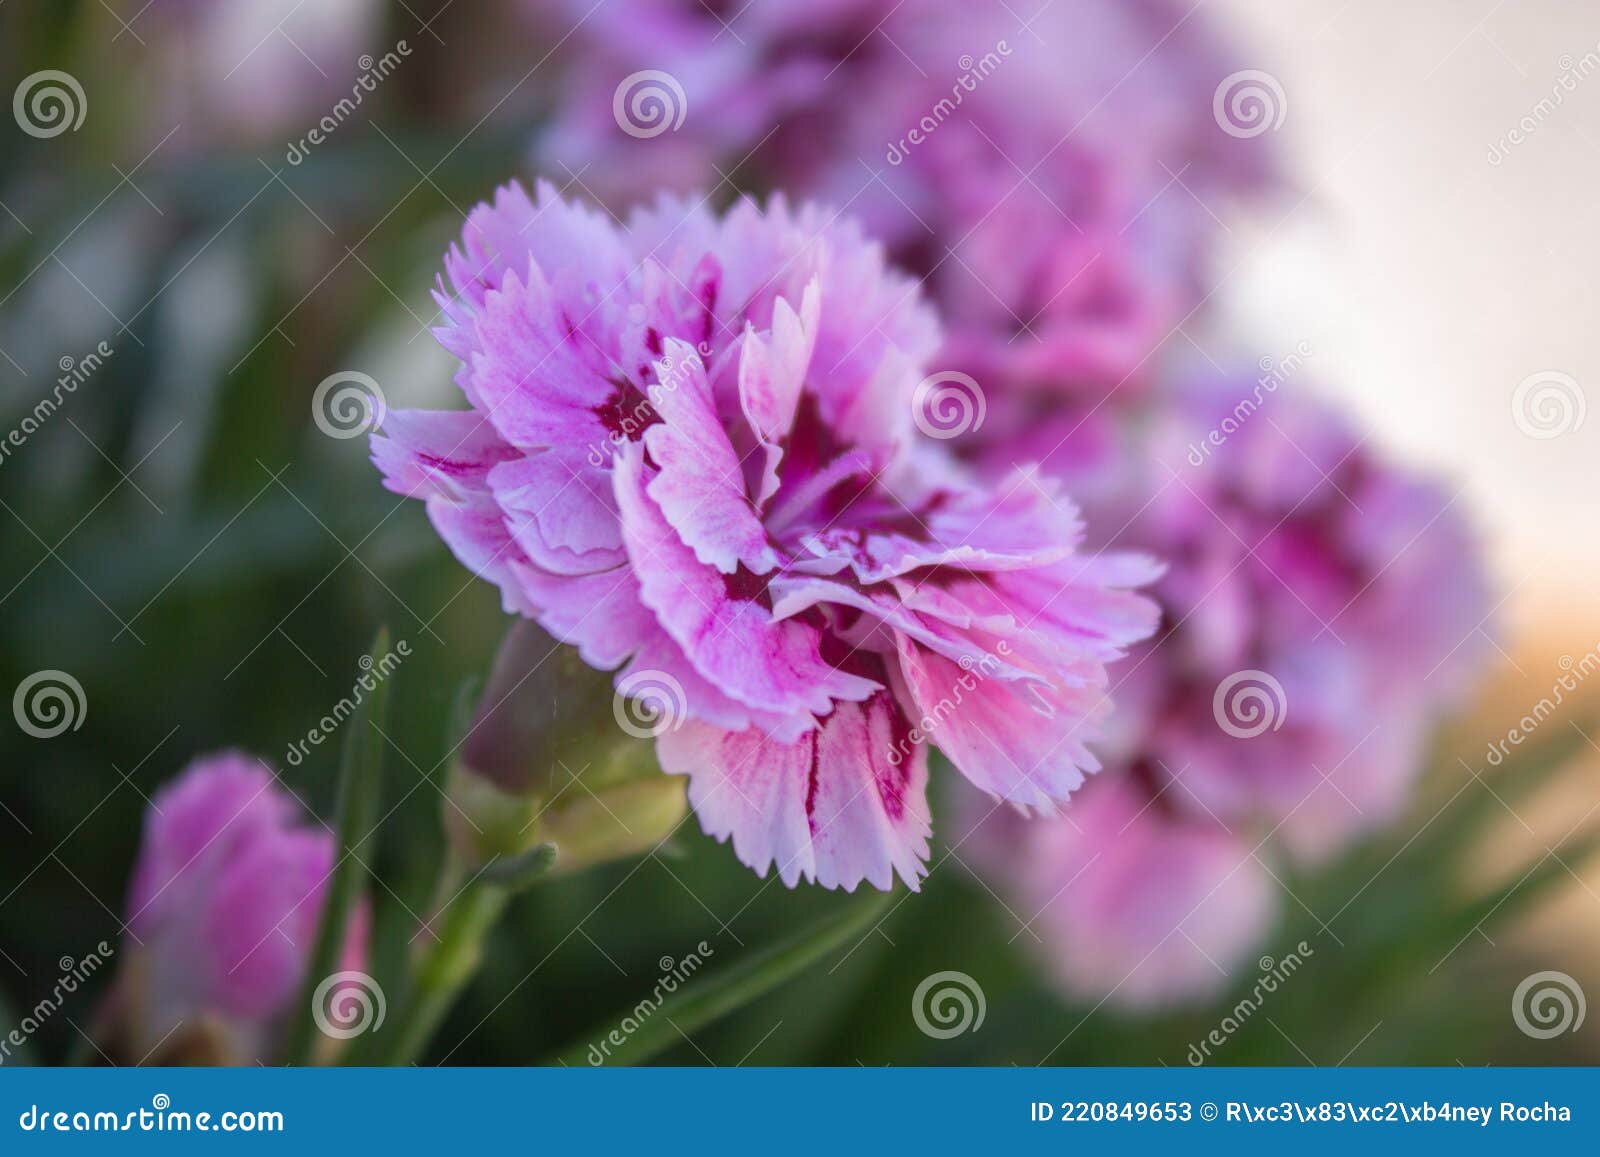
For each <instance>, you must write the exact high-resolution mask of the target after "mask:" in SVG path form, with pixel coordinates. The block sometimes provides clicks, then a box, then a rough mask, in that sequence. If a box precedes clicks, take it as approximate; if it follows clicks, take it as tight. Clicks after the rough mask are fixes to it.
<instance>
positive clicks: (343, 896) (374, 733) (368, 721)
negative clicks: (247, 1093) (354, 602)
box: [284, 627, 393, 1065]
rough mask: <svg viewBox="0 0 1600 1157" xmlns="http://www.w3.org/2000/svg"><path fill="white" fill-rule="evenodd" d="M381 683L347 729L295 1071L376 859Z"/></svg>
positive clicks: (293, 1028)
mask: <svg viewBox="0 0 1600 1157" xmlns="http://www.w3.org/2000/svg"><path fill="white" fill-rule="evenodd" d="M369 653H370V654H371V655H372V657H373V660H374V662H376V660H377V658H378V657H379V656H381V655H386V654H388V653H389V630H388V628H387V627H384V628H381V629H379V631H378V635H377V638H375V639H374V640H373V642H372V650H371V651H370V652H369ZM392 681H393V680H392V679H380V680H378V681H377V686H376V688H375V689H374V690H373V691H371V692H370V693H369V694H368V695H367V696H366V698H364V699H363V700H362V701H361V703H360V704H359V705H358V706H357V707H356V710H355V713H354V714H352V715H351V716H350V718H349V719H348V720H346V721H345V724H344V732H345V735H344V749H343V755H342V758H341V761H340V767H339V797H338V804H337V805H336V814H335V819H334V831H335V837H336V840H337V844H336V846H335V855H336V857H337V858H336V860H335V862H334V868H333V874H332V876H331V877H330V879H329V880H328V885H327V891H326V893H325V899H324V901H323V906H322V917H321V919H320V921H319V922H318V925H317V937H316V941H315V946H314V947H313V948H312V952H311V959H310V961H309V962H308V963H307V966H306V977H305V982H304V983H303V984H302V985H301V989H300V996H299V998H298V1000H297V1002H296V1004H295V1006H294V1008H293V1010H292V1011H293V1019H292V1020H291V1021H290V1027H289V1039H288V1042H287V1047H286V1048H285V1050H284V1056H285V1058H286V1059H287V1060H288V1063H289V1064H292V1065H305V1064H311V1063H313V1061H314V1059H315V1053H316V1046H317V1035H316V1025H315V1021H314V1020H313V1019H312V1003H313V1000H314V994H315V992H316V988H317V985H319V984H320V983H322V981H323V980H325V979H326V978H327V977H328V976H330V975H331V974H332V973H333V972H334V971H336V970H337V968H338V966H339V956H340V953H341V952H342V951H343V949H344V939H345V930H346V929H347V928H348V927H349V923H350V916H351V913H353V912H354V911H355V908H356V905H357V903H358V902H359V901H360V898H361V893H362V889H363V887H364V886H365V884H366V882H367V868H366V860H367V859H369V858H370V857H371V856H372V854H373V849H372V848H371V847H367V846H364V843H365V841H366V839H367V837H368V836H369V835H371V833H372V830H373V828H374V827H375V826H376V824H377V821H378V803H379V800H380V798H381V795H382V776H383V749H384V745H385V743H386V740H385V739H384V733H383V732H384V727H385V725H386V719H387V711H388V704H389V684H390V683H391V682H392Z"/></svg>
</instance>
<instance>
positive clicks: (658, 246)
mask: <svg viewBox="0 0 1600 1157" xmlns="http://www.w3.org/2000/svg"><path fill="white" fill-rule="evenodd" d="M445 264H446V276H447V277H448V283H446V282H445V281H444V280H443V279H441V282H440V286H439V290H438V293H437V297H438V301H439V305H440V308H441V310H442V311H443V312H444V314H445V316H446V318H447V321H446V324H445V325H443V326H442V327H441V328H440V330H439V337H440V340H441V341H442V342H443V343H444V345H445V346H446V348H448V349H449V350H450V351H451V352H452V353H453V354H454V355H455V356H456V357H457V358H459V359H460V362H461V369H460V371H459V373H458V374H457V376H456V382H457V384H458V385H459V386H460V387H461V390H462V393H463V395H464V396H465V398H466V400H467V402H468V403H469V405H470V407H471V408H470V409H467V410H460V411H446V412H420V411H397V412H392V413H391V414H390V415H389V417H388V420H387V423H386V424H385V427H384V430H383V433H382V435H381V436H378V437H376V438H375V439H374V442H373V458H374V460H375V462H376V463H377V465H378V466H379V468H380V469H381V470H382V471H383V474H384V479H385V483H386V485H388V486H389V488H390V489H392V490H394V491H396V492H398V493H400V494H404V495H407V496H410V497H416V498H420V499H423V500H424V501H425V502H426V504H427V508H428V512H429V515H430V517H431V518H432V520H433V524H434V526H435V527H436V528H437V529H438V531H439V533H440V535H441V536H442V537H443V538H444V539H445V541H446V542H447V543H449V545H450V547H451V549H452V550H453V551H454V552H455V554H456V556H457V557H458V558H459V559H460V560H461V561H462V562H463V563H464V564H465V565H466V566H468V567H470V568H471V569H472V570H473V571H475V572H476V573H477V574H479V575H481V576H483V577H484V578H486V579H488V580H490V581H492V582H494V583H495V584H496V585H497V586H499V588H500V591H501V594H502V598H503V601H504V604H505V607H506V609H507V610H508V611H513V612H517V613H520V614H525V615H529V616H531V617H533V618H535V619H537V620H538V621H539V622H540V623H541V624H542V625H543V626H544V627H545V628H546V629H547V630H548V631H550V633H551V634H553V635H554V636H555V637H556V638H558V639H560V640H561V641H563V642H566V643H570V644H573V645H574V646H576V647H577V648H578V649H579V651H580V653H581V654H582V655H583V657H584V658H585V659H586V660H587V661H588V662H589V663H590V664H591V665H593V666H595V667H598V668H601V669H606V670H611V669H615V670H616V671H617V677H616V682H617V687H618V689H619V692H621V693H624V694H626V693H630V692H632V691H633V690H634V689H636V688H645V689H648V692H649V694H651V695H653V696H654V697H655V705H656V706H657V707H658V708H659V709H662V710H664V711H665V712H666V714H667V719H666V720H665V723H664V726H663V728H662V729H661V731H660V734H659V735H658V737H657V750H658V753H659V756H660V760H661V764H662V767H663V768H664V769H665V770H667V771H668V772H672V773H676V774H684V775H688V776H689V777H690V801H691V803H692V804H693V805H694V808H695V810H696V811H697V812H698V813H699V816H700V819H701V822H702V823H703V824H704V826H705V827H706V829H707V831H709V832H711V833H712V834H714V835H716V836H718V837H720V838H731V839H732V841H733V844H734V848H735V850H736V851H737V853H738V855H739V857H740V858H741V859H742V860H743V861H744V862H745V863H747V864H749V865H750V866H751V867H752V868H755V869H756V870H757V871H759V872H762V873H763V874H764V873H765V872H766V871H767V870H768V869H769V868H770V867H773V866H775V867H776V871H777V873H778V874H779V876H780V877H781V878H782V879H783V880H784V881H785V882H786V883H790V884H792V883H794V882H795V881H796V880H798V879H800V878H801V877H805V878H807V879H813V880H816V881H818V882H820V883H822V884H824V885H826V886H830V887H833V886H838V887H843V888H847V889H849V888H854V887H855V886H856V885H857V884H858V883H860V882H861V881H863V880H866V881H869V882H871V883H872V884H874V885H875V886H877V887H880V888H887V887H889V886H890V885H891V884H892V882H893V879H894V877H895V876H896V875H898V876H899V877H900V878H901V879H902V880H904V881H905V882H906V883H907V884H909V885H910V886H912V887H915V886H916V885H917V882H918V880H919V879H920V877H921V876H922V875H923V874H924V872H925V871H926V868H925V860H926V858H927V855H928V835H929V815H928V807H927V801H926V798H925V790H926V779H927V752H926V748H925V746H924V745H922V744H920V743H915V742H909V741H908V740H909V733H910V732H911V730H912V729H913V726H914V723H915V721H917V720H920V719H923V718H925V717H929V716H938V717H939V718H940V719H941V723H940V726H939V732H938V742H939V745H940V747H941V749H942V750H943V751H944V752H945V754H946V755H948V756H949V758H950V760H951V762H953V763H954V764H955V765H956V767H957V768H958V769H959V770H960V771H961V773H962V774H963V775H964V776H965V777H966V778H967V779H968V780H970V781H971V782H972V783H974V784H976V785H977V786H978V787H980V788H982V789H983V790H985V791H987V792H990V793H991V794H993V795H994V796H995V797H997V798H999V799H1003V800H1005V801H1007V802H1009V803H1012V804H1015V805H1017V806H1019V807H1022V808H1027V809H1034V810H1041V811H1051V810H1053V809H1054V807H1055V805H1057V804H1059V803H1061V802H1064V801H1065V800H1066V799H1067V797H1068V796H1069V795H1070V794H1071V793H1072V792H1073V791H1074V790H1075V789H1076V788H1077V787H1078V786H1079V785H1080V784H1081V783H1082V782H1083V778H1084V775H1085V773H1086V772H1089V771H1093V770H1095V769H1096V768H1097V767H1098V764H1097V762H1096V760H1095V758H1094V756H1093V755H1092V754H1091V753H1090V752H1089V750H1088V748H1087V747H1086V742H1087V741H1088V740H1090V739H1091V738H1092V737H1093V736H1094V734H1095V733H1096V724H1097V723H1098V721H1099V720H1100V719H1101V718H1102V717H1103V716H1104V715H1105V713H1106V709H1107V707H1108V700H1107V698H1106V695H1105V690H1106V687H1107V683H1108V679H1107V674H1106V664H1107V663H1109V662H1110V661H1111V660H1114V659H1116V658H1118V657H1120V656H1121V655H1122V653H1123V652H1124V650H1125V648H1126V647H1127V646H1129V645H1130V644H1132V643H1134V642H1137V641H1138V640H1140V639H1142V638H1144V637H1146V636H1147V635H1148V634H1149V632H1150V630H1151V628H1152V627H1153V626H1154V623H1155V608H1154V605H1153V604H1151V603H1150V602H1149V601H1148V600H1146V599H1144V598H1142V597H1141V596H1139V595H1137V594H1135V593H1133V589H1134V588H1136V587H1138V586H1140V585H1142V584H1144V583H1147V582H1148V581H1150V579H1152V578H1153V577H1154V575H1155V574H1156V568H1155V566H1154V564H1153V563H1152V562H1151V561H1150V560H1149V559H1147V558H1145V557H1143V556H1139V555H1128V554H1118V553H1102V554H1085V553H1083V552H1082V551H1080V549H1079V546H1080V542H1081V540H1082V535H1083V528H1082V524H1081V521H1080V519H1079V517H1078V513H1077V510H1076V508H1075V507H1074V506H1073V504H1072V502H1071V501H1070V500H1069V499H1068V498H1067V497H1066V496H1065V495H1064V494H1063V493H1062V492H1061V490H1060V487H1059V486H1058V485H1056V484H1054V483H1052V482H1050V481H1049V480H1048V479H1045V478H1042V477H1039V476H1037V475H1035V474H1034V473H1031V472H1028V471H1025V470H1018V471H1016V472H1015V473H1013V474H1011V475H1009V476H1007V477H1005V478H1003V479H1000V480H997V481H994V482H991V483H988V484H984V483H982V482H979V481H977V480H975V479H973V478H971V477H969V476H968V475H967V473H966V471H965V470H964V469H963V468H962V467H961V466H960V464H959V463H957V462H956V461H955V460H954V459H952V458H951V457H950V456H949V455H948V454H947V453H946V452H945V451H944V448H943V446H942V445H941V444H940V443H939V442H937V441H935V440H931V439H929V438H927V437H925V436H922V435H920V434H919V432H918V430H917V429H916V426H915V422H914V417H913V400H914V396H915V394H916V391H917V387H918V384H919V381H920V380H921V379H922V376H923V372H924V368H925V366H926V362H927V359H928V358H929V357H930V356H931V354H932V353H933V351H934V350H935V349H936V348H937V346H938V342H939V333H938V328H937V325H936V324H935V321H934V319H933V317H932V315H931V314H930V313H929V311H928V310H927V309H926V308H925V307H924V305H923V304H922V302H921V299H920V297H919V295H918V293H917V288H916V285H915V284H914V283H913V282H912V281H910V280H909V279H907V278H905V277H904V276H902V275H900V274H898V273H896V272H894V271H892V270H891V269H890V268H889V267H888V266H887V265H886V264H885V262H884V258H883V255H882V252H881V250H880V249H879V247H877V246H875V245H872V244H869V243H868V242H866V241H865V240H864V239H863V238H862V237H861V235H860V233H859V232H858V231H857V230H856V229H855V227H854V226H851V225H846V224H840V223H837V222H836V221H835V220H834V219H833V218H831V217H830V216H828V215H827V214H824V213H823V212H821V211H820V210H818V209H815V208H811V207H807V208H803V209H800V210H791V209H790V208H789V207H788V206H787V205H786V204H785V203H784V202H783V200H781V199H774V200H773V201H772V202H771V203H770V204H769V205H768V206H767V207H766V209H765V210H763V209H760V208H758V207H757V206H756V205H754V204H753V203H751V202H741V203H739V204H738V205H737V206H736V207H735V208H734V209H732V210H731V211H730V212H729V213H728V214H727V215H726V216H725V217H722V218H718V217H716V216H714V215H713V214H711V213H709V212H708V211H706V210H705V209H704V208H703V207H702V206H700V205H696V204H688V203H685V202H680V201H677V200H674V199H672V198H667V197H664V198H662V199H660V200H659V201H658V202H657V203H656V204H655V205H654V206H653V207H651V208H648V209H643V210H639V211H637V212H635V213H634V214H633V215H632V216H631V217H630V218H629V219H628V221H627V224H626V225H625V226H622V227H619V226H618V225H617V224H615V223H614V222H613V221H612V220H611V219H610V218H608V217H607V216H605V215H604V214H602V213H600V212H597V211H594V210H590V209H585V208H583V207H581V206H578V205H574V204H570V203H568V202H566V201H564V200H562V199H561V198H560V197H559V196H557V194H556V193H555V191H554V190H553V189H551V188H550V187H548V186H544V187H542V188H541V190H540V192H539V196H538V199H537V201H535V200H532V199H530V198H529V197H528V196H527V194H526V193H525V192H524V191H523V190H522V188H521V187H520V186H517V185H511V186H508V187H506V188H504V189H502V190H501V191H500V192H499V194H498V195H497V196H496V198H495V201H494V203H493V204H492V205H483V206H479V207H478V208H477V209H475V210H474V211H473V212H472V213H471V214H470V215H469V217H468V220H467V225H466V229H465V232H464V235H463V243H462V246H461V247H459V248H457V249H454V250H452V252H451V253H450V254H449V255H448V257H447V258H446V263H445ZM975 666H981V667H982V669H983V673H984V677H983V678H982V679H981V680H974V679H972V678H971V677H970V676H971V672H972V670H973V668H974V667H975ZM968 684H971V685H970V686H968ZM952 697H957V698H959V700H960V702H959V707H956V708H955V709H951V705H952ZM1019 718H1025V719H1026V720H1027V724H1026V725H1025V726H1019V725H1018V724H1017V723H1016V720H1018V719H1019Z"/></svg>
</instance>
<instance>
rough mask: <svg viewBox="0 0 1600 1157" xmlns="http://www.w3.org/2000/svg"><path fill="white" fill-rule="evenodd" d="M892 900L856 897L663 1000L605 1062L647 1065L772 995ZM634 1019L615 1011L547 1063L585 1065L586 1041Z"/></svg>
mask: <svg viewBox="0 0 1600 1157" xmlns="http://www.w3.org/2000/svg"><path fill="white" fill-rule="evenodd" d="M892 898H893V893H889V892H869V893H868V894H866V895H865V896H861V897H857V898H855V899H853V900H852V901H851V902H850V903H848V904H846V905H844V906H843V907H841V908H840V910H839V911H837V912H833V913H831V914H829V915H828V916H826V917H824V918H823V919H822V920H819V921H818V922H817V923H815V924H813V925H812V926H811V927H810V928H808V929H806V930H804V931H802V932H801V933H799V934H798V935H796V936H793V937H791V938H789V939H787V940H784V941H781V942H779V943H778V944H775V945H772V946H771V947H768V948H764V949H762V950H760V951H758V952H756V953H754V954H753V955H750V956H747V957H745V958H744V959H743V960H741V961H739V962H738V963H737V964H734V965H731V966H730V967H728V968H724V969H722V970H720V971H718V972H715V973H712V974H711V975H709V976H707V977H706V978H705V979H704V980H701V981H698V982H696V983H692V984H690V985H689V986H688V987H686V988H683V989H680V990H679V991H677V992H675V993H673V994H672V995H670V996H668V997H666V999H664V1000H663V1001H662V1002H661V1004H660V1005H658V1006H657V1007H656V1009H655V1011H654V1012H653V1013H652V1014H651V1015H650V1016H649V1017H648V1018H646V1019H645V1020H644V1021H643V1022H642V1023H641V1024H640V1025H639V1027H638V1028H636V1029H635V1030H634V1031H633V1032H632V1033H631V1034H630V1035H629V1036H628V1037H627V1038H626V1039H625V1040H624V1042H623V1043H622V1044H620V1045H615V1046H613V1047H611V1049H610V1052H609V1053H608V1055H607V1057H606V1063H607V1064H619V1065H636V1064H639V1063H640V1062H641V1061H647V1060H649V1059H650V1058H651V1057H653V1056H655V1055H656V1054H657V1053H659V1052H661V1051H662V1050H663V1049H665V1048H667V1047H668V1046H670V1045H673V1044H676V1043H677V1042H678V1041H680V1040H682V1039H683V1038H684V1036H687V1035H689V1034H691V1033H693V1032H695V1031H696V1030H698V1029H701V1028H704V1027H705V1026H706V1025H708V1024H710V1023H711V1022H712V1021H714V1020H717V1019H718V1018H719V1017H723V1016H726V1015H727V1014H728V1013H730V1012H733V1011H735V1010H737V1009H739V1008H742V1007H743V1006H744V1005H746V1004H748V1003H750V1002H751V1001H752V1000H755V999H756V998H757V997H760V996H762V995H764V994H766V993H768V992H770V991H772V990H773V989H774V988H776V987H778V985H780V984H782V983H784V981H786V980H789V979H791V978H792V977H795V976H797V975H799V974H800V973H801V972H803V971H804V970H805V969H806V968H807V967H809V966H810V965H811V964H813V963H815V962H816V961H817V960H819V959H821V958H822V957H823V956H825V955H827V954H828V953H829V952H831V951H833V950H834V949H835V948H837V947H839V946H840V945H841V944H843V943H845V941H847V940H849V939H850V938H852V937H854V936H857V935H859V934H861V933H863V932H864V931H865V930H866V929H867V928H868V927H870V926H871V925H872V924H873V923H874V922H875V921H877V920H879V919H881V918H882V917H883V915H884V913H885V912H886V911H887V909H888V907H889V901H890V900H891V899H892ZM637 1016H638V1012H637V1006H636V1005H635V1006H630V1007H629V1008H626V1009H623V1010H621V1011H619V1012H618V1013H617V1015H616V1016H614V1017H612V1018H611V1019H610V1020H607V1021H605V1022H603V1023H601V1024H597V1025H596V1026H595V1027H594V1028H593V1029H592V1030H591V1031H590V1032H589V1033H588V1034H587V1035H586V1036H585V1038H584V1040H583V1042H582V1043H580V1044H576V1045H573V1046H572V1047H571V1048H570V1049H568V1050H567V1051H566V1052H564V1053H561V1054H560V1055H558V1056H556V1057H555V1058H553V1063H556V1064H564V1065H588V1064H589V1063H590V1061H589V1059H588V1058H589V1042H590V1041H595V1040H603V1039H605V1038H606V1036H607V1035H608V1034H609V1033H610V1032H611V1031H612V1030H613V1029H615V1028H617V1026H618V1025H620V1024H621V1023H622V1021H623V1018H624V1017H633V1018H637Z"/></svg>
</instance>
